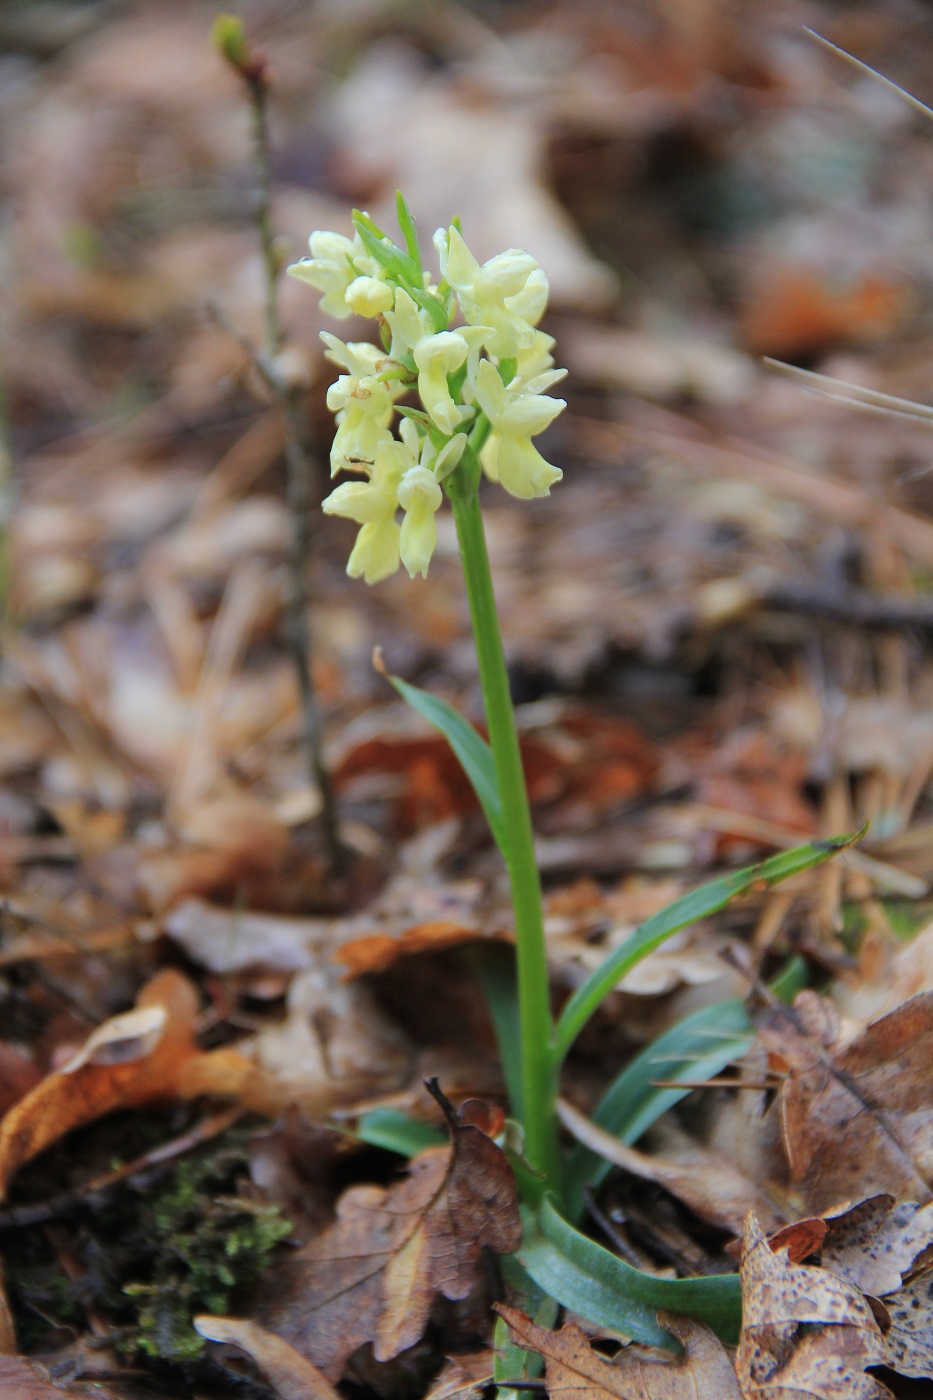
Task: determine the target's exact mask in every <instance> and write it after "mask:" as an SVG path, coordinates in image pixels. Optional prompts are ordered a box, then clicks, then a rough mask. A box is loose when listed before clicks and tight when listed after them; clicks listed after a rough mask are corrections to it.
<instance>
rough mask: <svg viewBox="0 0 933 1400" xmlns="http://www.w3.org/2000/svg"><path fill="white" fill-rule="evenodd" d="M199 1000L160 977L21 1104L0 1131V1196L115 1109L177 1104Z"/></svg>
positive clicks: (175, 978) (172, 976) (172, 979)
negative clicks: (61, 1143) (29, 1165)
mask: <svg viewBox="0 0 933 1400" xmlns="http://www.w3.org/2000/svg"><path fill="white" fill-rule="evenodd" d="M197 1009H198V1001H197V993H196V992H195V990H194V988H193V987H192V986H191V984H190V982H188V981H187V979H186V978H184V977H183V976H182V975H181V974H180V973H178V972H175V971H173V970H171V969H169V970H167V971H165V972H161V973H159V974H158V975H157V976H156V977H154V978H153V979H152V981H150V982H149V983H147V985H146V986H145V987H144V988H143V989H142V991H141V992H140V994H139V997H138V999H137V1003H136V1009H135V1010H134V1011H130V1012H127V1013H126V1015H123V1016H115V1017H113V1018H112V1019H111V1020H110V1021H106V1022H104V1024H103V1025H102V1026H99V1027H98V1028H97V1030H96V1031H94V1033H93V1034H92V1035H91V1036H90V1037H89V1038H88V1040H87V1042H86V1044H85V1045H84V1047H83V1048H82V1050H81V1051H80V1052H79V1054H78V1055H77V1056H76V1057H75V1058H74V1059H73V1060H72V1061H71V1062H70V1063H69V1064H68V1065H66V1066H65V1068H64V1069H61V1070H55V1071H54V1072H53V1073H51V1074H48V1075H46V1077H45V1078H44V1079H43V1080H42V1081H41V1082H40V1083H39V1084H37V1085H36V1087H35V1088H34V1089H33V1090H32V1091H31V1093H28V1094H27V1095H26V1096H25V1098H22V1099H20V1101H19V1103H17V1104H16V1105H15V1106H14V1107H13V1108H11V1109H10V1111H9V1113H7V1114H6V1116H5V1117H4V1119H3V1121H2V1123H0V1195H3V1194H5V1192H6V1188H7V1185H8V1183H9V1180H10V1178H11V1176H12V1175H13V1173H14V1172H15V1171H16V1170H17V1169H18V1168H19V1167H21V1166H22V1165H23V1163H24V1162H28V1161H29V1160H30V1158H32V1157H34V1156H35V1155H36V1153H38V1152H41V1151H42V1149H43V1148H45V1147H48V1146H49V1145H50V1144H51V1143H53V1142H55V1141H57V1139H58V1138H60V1137H62V1136H63V1135H64V1134H65V1133H67V1132H69V1131H70V1130H71V1129H72V1128H76V1127H78V1126H80V1125H81V1124H82V1123H90V1122H92V1121H93V1120H94V1119H95V1118H99V1117H101V1115H102V1114H104V1113H109V1112H110V1111H111V1110H113V1109H115V1108H131V1107H134V1106H135V1105H137V1104H141V1103H146V1102H148V1101H149V1100H151V1099H158V1098H172V1097H173V1096H174V1095H175V1093H176V1092H177V1090H178V1085H179V1082H180V1079H181V1075H182V1073H183V1072H184V1069H185V1066H186V1064H187V1061H188V1060H189V1059H190V1058H191V1056H192V1055H194V1054H196V1053H197V1047H196V1045H195V1040H194V1018H195V1015H196V1013H197Z"/></svg>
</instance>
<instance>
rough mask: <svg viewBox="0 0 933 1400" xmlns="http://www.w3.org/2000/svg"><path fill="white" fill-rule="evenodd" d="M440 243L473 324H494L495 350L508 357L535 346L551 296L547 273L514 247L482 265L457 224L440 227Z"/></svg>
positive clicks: (444, 265)
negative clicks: (538, 326) (540, 322)
mask: <svg viewBox="0 0 933 1400" xmlns="http://www.w3.org/2000/svg"><path fill="white" fill-rule="evenodd" d="M434 242H435V246H436V247H437V250H438V254H439V257H440V262H441V272H442V273H443V275H444V279H445V281H446V282H447V283H448V285H449V286H451V287H452V288H453V289H454V291H455V292H456V293H457V296H458V299H459V302H460V309H461V311H462V312H463V318H464V320H465V321H466V323H467V325H470V326H478V325H484V326H487V327H489V334H488V336H487V340H486V344H487V348H488V349H489V350H490V352H491V353H492V354H494V355H496V356H497V357H498V358H499V359H500V360H502V359H509V358H512V357H514V356H516V355H517V354H518V353H519V351H521V350H524V349H528V348H530V347H531V346H532V345H533V344H534V341H535V330H534V327H535V326H536V325H537V323H538V321H539V320H540V319H541V316H542V315H543V313H544V309H545V307H546V305H547V297H548V282H547V277H546V276H545V275H544V273H543V272H542V271H541V269H540V268H539V267H538V264H537V262H536V261H535V259H534V258H533V257H532V256H531V254H530V253H526V252H523V251H522V250H521V249H520V248H509V249H507V250H506V252H504V253H497V254H496V256H495V257H494V258H490V259H489V260H488V262H485V263H483V264H482V265H480V263H479V262H478V261H477V260H476V258H475V257H474V256H473V254H472V253H471V252H470V250H469V248H468V247H467V245H466V242H465V240H464V238H463V235H462V234H461V233H460V231H459V229H457V228H456V226H454V225H452V226H451V227H450V228H449V229H438V231H437V233H436V234H435V235H434Z"/></svg>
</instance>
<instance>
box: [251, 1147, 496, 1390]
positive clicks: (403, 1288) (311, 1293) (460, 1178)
mask: <svg viewBox="0 0 933 1400" xmlns="http://www.w3.org/2000/svg"><path fill="white" fill-rule="evenodd" d="M451 1139H452V1141H451V1146H450V1147H439V1148H431V1149H429V1150H428V1151H426V1152H422V1153H420V1154H419V1155H418V1156H417V1157H415V1158H414V1159H413V1161H412V1162H411V1164H410V1167H409V1173H408V1176H407V1177H406V1178H405V1179H404V1180H403V1181H400V1182H398V1183H397V1184H395V1185H393V1186H389V1187H380V1186H357V1187H353V1188H352V1189H351V1190H349V1191H347V1192H345V1193H344V1195H343V1196H342V1197H341V1200H340V1203H339V1205H338V1209H337V1220H336V1222H335V1223H334V1224H333V1225H332V1226H331V1227H330V1228H329V1229H327V1230H325V1231H324V1233H323V1234H322V1235H320V1236H318V1237H317V1238H316V1239H314V1240H312V1241H311V1243H310V1244H308V1245H306V1246H305V1247H304V1248H303V1249H302V1250H301V1251H300V1252H299V1254H298V1255H297V1256H295V1257H294V1258H293V1259H292V1260H290V1261H288V1262H287V1263H286V1265H285V1266H284V1268H283V1270H282V1272H281V1274H280V1279H281V1283H282V1293H281V1295H280V1297H279V1298H278V1299H277V1300H276V1301H275V1302H274V1303H273V1304H272V1305H271V1307H269V1308H267V1309H266V1310H265V1313H264V1316H263V1321H264V1322H265V1323H266V1324H267V1325H269V1326H270V1327H272V1328H273V1329H274V1330H275V1331H276V1332H278V1333H279V1334H280V1335H282V1336H284V1337H286V1338H287V1339H288V1340H289V1341H290V1342H291V1343H292V1344H293V1345H294V1346H296V1347H297V1348H298V1350H299V1351H300V1352H301V1354H302V1355H303V1356H306V1357H308V1359H309V1360H311V1361H313V1362H314V1364H315V1365H316V1366H319V1367H320V1369H321V1370H322V1371H323V1372H324V1374H325V1375H326V1376H327V1377H328V1378H329V1379H331V1380H336V1379H338V1378H339V1377H340V1375H341V1373H342V1371H343V1367H344V1363H345V1362H346V1360H347V1358H348V1357H349V1356H350V1355H351V1354H352V1353H353V1352H354V1351H356V1350H357V1348H358V1347H360V1346H363V1345H364V1344H365V1343H366V1342H372V1344H373V1350H374V1354H375V1357H376V1359H377V1361H387V1360H389V1359H391V1358H392V1357H393V1356H396V1355H397V1354H398V1353H399V1352H400V1351H404V1350H405V1349H406V1348H407V1347H410V1346H413V1345H414V1343H415V1342H416V1341H418V1339H419V1338H420V1336H421V1334H422V1332H423V1330H424V1327H425V1324H426V1323H427V1319H428V1314H429V1312H430V1309H431V1305H432V1303H433V1302H434V1299H435V1297H436V1296H437V1295H438V1294H443V1296H444V1297H445V1298H450V1299H460V1298H465V1297H466V1296H467V1295H468V1294H469V1292H470V1291H471V1289H472V1288H473V1286H474V1284H475V1283H476V1279H477V1272H478V1267H479V1264H480V1259H481V1254H482V1250H483V1247H484V1246H487V1245H488V1246H489V1247H490V1248H492V1249H494V1250H496V1251H498V1252H499V1253H500V1254H511V1253H513V1252H514V1251H515V1250H516V1249H517V1248H518V1247H519V1244H520V1243H521V1224H520V1221H519V1216H518V1196H517V1192H516V1188H515V1182H514V1179H513V1177H512V1171H511V1168H510V1167H509V1164H508V1161H507V1160H506V1157H505V1155H504V1154H503V1153H502V1152H501V1151H500V1150H499V1148H498V1147H497V1146H496V1144H495V1143H494V1142H493V1141H492V1139H491V1138H489V1137H487V1136H486V1134H485V1133H483V1132H481V1131H480V1129H479V1128H477V1127H475V1126H474V1125H473V1124H463V1123H462V1122H460V1121H455V1122H454V1123H452V1124H451Z"/></svg>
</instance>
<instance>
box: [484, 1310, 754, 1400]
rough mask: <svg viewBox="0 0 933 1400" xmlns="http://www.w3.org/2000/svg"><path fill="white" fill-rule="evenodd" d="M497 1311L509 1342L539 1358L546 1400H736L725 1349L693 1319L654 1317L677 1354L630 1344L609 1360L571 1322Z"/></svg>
mask: <svg viewBox="0 0 933 1400" xmlns="http://www.w3.org/2000/svg"><path fill="white" fill-rule="evenodd" d="M497 1311H498V1312H499V1313H500V1314H501V1315H502V1317H504V1318H505V1321H506V1322H507V1323H508V1327H509V1332H510V1333H511V1335H512V1340H513V1342H515V1343H516V1344H517V1345H518V1346H522V1347H526V1348H528V1349H529V1350H530V1351H536V1352H537V1353H538V1354H539V1355H540V1356H543V1357H544V1362H545V1368H546V1376H547V1391H548V1395H550V1396H551V1397H552V1400H553V1398H555V1397H564V1396H566V1397H567V1400H606V1397H607V1396H612V1397H614V1400H645V1397H646V1396H650V1397H651V1400H740V1394H741V1392H740V1391H739V1384H738V1381H737V1380H736V1376H735V1371H734V1369H733V1366H732V1362H731V1361H730V1359H729V1354H728V1352H727V1351H726V1349H725V1347H724V1346H723V1345H722V1343H721V1342H720V1341H719V1339H718V1338H717V1337H716V1336H715V1334H714V1333H713V1332H711V1331H710V1329H709V1328H708V1327H706V1326H704V1324H703V1323H702V1322H696V1321H694V1320H693V1318H688V1317H680V1316H678V1315H677V1314H674V1313H666V1312H660V1313H658V1320H659V1321H660V1322H661V1323H662V1324H663V1326H664V1327H666V1328H667V1329H668V1330H669V1331H671V1332H673V1334H674V1336H675V1337H676V1338H677V1340H678V1341H679V1342H680V1343H681V1345H682V1347H683V1349H684V1354H683V1355H682V1356H677V1357H672V1356H671V1354H670V1352H662V1351H660V1350H657V1349H655V1348H653V1347H641V1346H630V1347H626V1349H625V1350H624V1351H622V1352H620V1354H619V1355H618V1356H617V1357H616V1359H615V1360H614V1361H612V1362H609V1361H607V1360H606V1358H605V1357H603V1356H600V1355H599V1354H598V1352H595V1351H594V1350H593V1348H592V1347H591V1346H590V1344H589V1342H588V1340H587V1338H586V1335H585V1333H584V1332H583V1331H582V1330H581V1329H580V1328H579V1327H578V1326H577V1324H576V1323H575V1322H568V1323H566V1324H565V1325H564V1326H563V1327H562V1328H561V1329H560V1331H559V1332H551V1331H549V1330H548V1328H546V1327H538V1326H536V1324H535V1323H534V1322H532V1321H531V1319H530V1318H529V1317H526V1316H525V1314H524V1313H522V1312H519V1311H518V1310H517V1309H516V1308H507V1307H503V1306H501V1305H500V1306H499V1307H498V1308H497Z"/></svg>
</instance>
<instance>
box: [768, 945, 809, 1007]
mask: <svg viewBox="0 0 933 1400" xmlns="http://www.w3.org/2000/svg"><path fill="white" fill-rule="evenodd" d="M809 981H810V969H809V967H808V966H807V960H806V958H804V957H801V955H800V954H799V953H795V954H794V956H793V957H792V958H788V959H787V962H786V963H785V964H784V966H783V967H782V968H781V970H780V972H779V973H778V974H777V976H776V977H772V978H771V981H770V982H769V983H768V986H769V987H770V988H771V990H772V992H773V993H774V995H775V996H776V997H777V999H778V1001H784V1002H786V1003H787V1005H788V1006H790V1004H791V1002H792V1001H793V1000H794V997H795V996H796V995H797V993H798V992H802V991H803V989H804V987H806V986H807V984H808V983H809Z"/></svg>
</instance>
